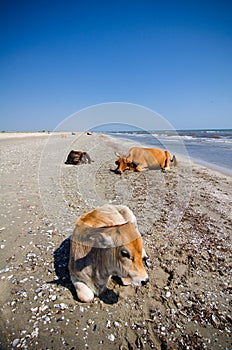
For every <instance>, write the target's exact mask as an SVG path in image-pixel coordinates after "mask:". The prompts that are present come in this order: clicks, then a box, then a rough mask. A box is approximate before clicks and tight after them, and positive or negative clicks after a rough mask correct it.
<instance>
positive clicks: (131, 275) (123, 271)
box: [112, 237, 148, 287]
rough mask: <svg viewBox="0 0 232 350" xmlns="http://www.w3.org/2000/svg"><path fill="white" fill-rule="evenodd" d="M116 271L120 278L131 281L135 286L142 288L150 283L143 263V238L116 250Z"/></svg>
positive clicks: (114, 272)
mask: <svg viewBox="0 0 232 350" xmlns="http://www.w3.org/2000/svg"><path fill="white" fill-rule="evenodd" d="M114 268H115V271H113V273H112V274H116V275H117V276H118V277H120V278H122V279H123V278H126V279H129V280H130V282H131V284H132V285H133V286H137V287H138V286H141V285H144V284H146V282H147V281H148V275H147V273H146V270H145V268H144V263H143V244H142V238H141V237H139V238H137V239H136V240H134V241H132V242H129V243H127V244H124V245H122V246H120V247H117V248H116V256H115V266H114Z"/></svg>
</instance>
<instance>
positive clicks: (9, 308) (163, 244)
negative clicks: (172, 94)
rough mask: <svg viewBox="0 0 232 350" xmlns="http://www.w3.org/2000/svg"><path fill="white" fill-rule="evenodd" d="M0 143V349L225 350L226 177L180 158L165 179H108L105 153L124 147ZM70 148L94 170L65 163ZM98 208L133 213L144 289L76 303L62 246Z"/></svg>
mask: <svg viewBox="0 0 232 350" xmlns="http://www.w3.org/2000/svg"><path fill="white" fill-rule="evenodd" d="M2 135H3V134H2ZM2 135H1V136H0V146H1V148H0V149H1V165H0V172H1V182H0V186H1V214H0V233H1V236H0V240H1V243H0V248H1V250H0V251H1V260H0V280H1V285H0V303H1V317H0V328H1V339H0V342H1V343H0V348H1V349H11V348H19V349H20V348H22V349H33V350H34V349H38V350H39V349H40V350H41V349H44V350H45V349H69V350H70V349H73V350H74V349H76V350H77V349H78V350H79V349H93V348H94V349H103V350H108V349H109V348H110V349H121V350H122V349H137V348H141V349H158V350H161V349H162V350H163V349H178V350H179V349H210V350H214V349H215V350H218V349H223V350H225V349H231V331H232V324H231V323H232V318H231V309H230V303H231V297H230V293H231V288H232V284H231V275H230V269H231V228H232V218H231V205H232V203H231V202H232V177H230V176H226V175H224V174H221V173H219V172H216V171H214V170H211V169H208V168H206V167H203V166H200V165H197V164H194V163H192V162H191V161H190V160H188V159H179V164H178V166H177V167H172V168H171V170H170V171H169V172H167V173H163V172H161V171H160V170H150V171H146V172H142V173H132V172H125V173H124V174H123V175H122V176H119V175H116V174H114V173H113V172H112V171H110V169H114V168H115V164H114V162H115V160H116V156H115V152H119V153H123V152H126V151H127V150H128V149H129V147H131V146H132V145H134V144H135V143H133V144H132V143H131V142H129V141H126V140H119V139H112V138H110V137H109V136H106V135H101V134H92V135H86V134H78V133H76V134H71V133H63V134H56V135H52V134H50V135H48V134H47V135H45V134H43V135H40V134H39V135H37V134H36V135H35V134H31V135H29V134H27V135H26V137H25V135H19V134H15V135H14V137H12V134H6V133H5V134H4V137H2ZM28 136H30V137H28ZM71 149H75V150H83V151H87V152H88V153H89V155H90V156H91V158H92V159H93V162H92V163H91V164H86V165H81V166H72V165H71V166H70V165H65V164H64V161H65V159H66V157H67V154H68V152H69V151H70V150H71ZM106 202H110V203H112V204H125V205H128V206H129V207H130V209H132V211H133V212H134V214H135V215H136V217H137V221H138V226H139V229H140V232H141V234H142V236H143V240H144V245H145V247H146V250H147V253H148V255H149V258H150V261H151V266H150V267H149V268H147V272H148V274H149V278H150V281H149V283H148V284H147V285H146V286H143V287H141V288H133V287H131V286H128V287H125V286H121V285H120V284H118V283H117V281H111V282H110V284H109V286H108V287H109V289H108V290H107V291H106V293H104V295H102V296H101V297H100V298H95V300H94V302H93V303H90V304H83V303H80V302H79V301H78V300H76V295H75V291H74V290H73V287H72V284H71V282H70V280H69V276H68V270H67V263H68V255H69V240H68V237H69V235H70V234H71V232H72V230H73V228H74V224H75V221H76V220H77V218H78V217H79V216H80V215H82V214H83V213H85V212H86V211H88V210H91V209H93V208H95V207H96V206H99V205H102V204H103V203H106Z"/></svg>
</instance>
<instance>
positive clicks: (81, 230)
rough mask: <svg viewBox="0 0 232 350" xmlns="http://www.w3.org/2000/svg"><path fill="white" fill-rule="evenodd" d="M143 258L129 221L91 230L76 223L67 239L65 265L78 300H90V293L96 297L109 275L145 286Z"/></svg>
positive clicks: (136, 231)
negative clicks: (67, 265) (68, 241)
mask: <svg viewBox="0 0 232 350" xmlns="http://www.w3.org/2000/svg"><path fill="white" fill-rule="evenodd" d="M143 256H144V249H143V243H142V238H141V236H140V233H139V232H138V230H137V228H136V227H135V225H134V224H133V223H132V222H127V223H125V224H122V225H115V226H108V227H93V226H90V225H88V224H87V223H86V222H85V223H84V222H83V221H81V220H79V221H78V222H77V225H76V229H75V232H74V235H73V236H72V237H71V251H70V263H69V271H70V277H71V280H72V282H73V284H74V286H75V288H76V291H77V295H78V298H79V299H80V300H82V301H91V300H92V299H93V297H94V294H95V295H100V294H101V293H102V292H103V291H104V289H105V288H106V285H107V282H108V280H109V278H110V276H118V277H120V278H121V279H126V281H130V282H131V284H132V285H133V286H141V285H144V284H146V282H147V281H148V275H147V273H146V270H145V267H144V263H143ZM86 288H87V289H86ZM87 290H88V293H87V292H86V291H87ZM86 293H87V294H88V295H90V297H89V296H88V297H87V296H85V295H87V294H86Z"/></svg>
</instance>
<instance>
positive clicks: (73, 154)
mask: <svg viewBox="0 0 232 350" xmlns="http://www.w3.org/2000/svg"><path fill="white" fill-rule="evenodd" d="M87 163H91V158H90V156H89V155H88V153H87V152H82V151H74V150H72V151H70V152H69V155H68V157H67V160H66V162H65V164H73V165H79V164H87Z"/></svg>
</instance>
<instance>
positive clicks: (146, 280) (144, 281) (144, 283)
mask: <svg viewBox="0 0 232 350" xmlns="http://www.w3.org/2000/svg"><path fill="white" fill-rule="evenodd" d="M148 281H149V278H147V279H145V280H143V281H142V282H141V284H142V286H145V285H146V284H147V282H148Z"/></svg>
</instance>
